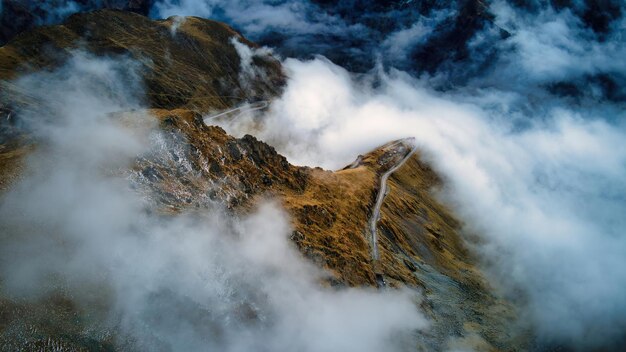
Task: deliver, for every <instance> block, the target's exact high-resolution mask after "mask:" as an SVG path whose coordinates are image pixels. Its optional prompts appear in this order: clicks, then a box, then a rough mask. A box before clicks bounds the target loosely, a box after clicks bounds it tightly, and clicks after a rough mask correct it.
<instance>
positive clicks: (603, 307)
mask: <svg viewBox="0 0 626 352" xmlns="http://www.w3.org/2000/svg"><path fill="white" fill-rule="evenodd" d="M492 9H493V13H495V14H496V15H497V17H496V19H495V23H497V24H499V25H501V26H502V27H505V26H506V27H508V28H511V29H514V30H511V32H512V33H514V34H512V35H511V36H510V37H508V38H507V39H506V40H505V41H504V42H502V43H501V44H499V45H500V47H501V50H502V52H501V53H502V54H501V56H500V57H499V58H498V60H497V62H496V63H495V64H494V66H493V68H492V69H490V70H489V71H486V72H485V74H484V75H483V76H480V77H476V78H474V79H472V80H471V81H470V82H469V83H468V84H467V85H465V86H460V87H455V88H454V89H449V90H446V91H445V92H441V91H440V90H437V89H434V88H433V87H435V86H440V85H439V83H440V82H441V81H442V80H445V79H446V74H445V73H439V74H436V75H433V76H423V77H421V78H415V77H412V76H411V75H409V74H407V73H404V72H402V71H397V70H394V69H393V68H388V67H383V66H379V67H378V68H377V69H376V70H373V71H372V72H370V73H369V74H367V75H359V76H355V75H353V74H351V73H350V72H348V71H346V70H345V69H344V68H341V67H339V66H337V65H335V64H333V63H332V62H330V61H329V60H327V59H325V58H323V57H318V58H316V59H313V60H307V61H301V60H296V59H287V60H285V61H284V64H285V67H286V69H287V72H288V75H289V77H290V79H289V82H288V86H287V88H286V90H285V92H284V93H283V95H282V96H281V97H280V99H278V100H276V101H275V102H273V103H272V105H271V107H270V109H269V111H268V112H267V113H266V114H264V115H263V116H261V119H262V121H264V123H265V127H264V128H261V129H260V130H259V125H258V124H257V123H255V122H256V121H258V119H259V116H252V115H250V116H239V117H238V119H237V120H235V121H232V122H230V123H227V124H224V127H225V128H226V129H227V131H229V132H231V133H233V134H236V135H238V134H242V133H246V132H247V133H254V134H255V135H257V136H258V137H259V138H261V139H263V140H265V141H267V142H268V143H270V144H272V145H274V146H276V147H277V149H278V150H279V152H281V153H283V154H285V155H286V156H287V157H288V159H289V160H290V161H291V162H294V163H296V164H303V165H311V166H313V165H321V166H324V167H327V168H331V169H336V168H340V167H342V166H344V165H347V164H349V163H350V162H351V161H352V160H353V159H354V157H355V156H356V155H358V154H359V153H363V152H365V151H367V150H369V149H372V148H375V147H377V146H379V145H381V144H383V143H385V142H388V141H389V140H392V139H397V138H404V137H409V136H413V137H416V142H417V143H418V144H419V147H420V148H421V149H422V150H423V151H424V152H425V154H426V155H427V157H428V159H429V160H430V162H431V163H432V164H433V165H434V166H435V168H436V169H437V170H438V171H439V172H440V173H441V174H442V175H443V176H444V178H445V179H446V189H445V191H443V192H442V194H440V196H441V197H442V199H444V200H445V201H446V202H447V203H448V204H450V205H451V206H453V207H454V209H455V210H456V212H457V214H459V215H460V217H461V218H462V220H463V221H464V223H465V228H466V232H467V233H468V234H472V235H476V234H477V235H478V236H479V237H481V238H482V239H483V240H485V242H484V243H481V244H480V245H476V244H474V245H472V244H470V246H473V249H474V250H475V251H477V252H478V253H479V254H480V257H481V258H482V261H483V266H484V268H485V270H486V271H487V272H488V274H489V275H490V276H491V278H492V282H493V284H494V285H496V286H499V287H500V288H501V289H502V290H504V292H506V293H507V294H508V295H509V296H510V297H511V298H512V299H514V300H515V301H516V302H518V303H519V304H520V306H521V307H522V309H521V312H523V313H522V316H521V317H520V318H521V319H524V320H527V321H529V322H531V324H532V326H533V328H534V329H535V330H536V331H535V332H536V334H537V337H538V339H539V342H538V343H539V344H540V345H549V344H561V345H566V346H574V347H576V348H581V349H587V348H598V347H609V348H610V347H616V346H617V344H620V343H623V339H624V334H625V333H626V296H625V295H623V291H622V288H623V287H625V285H626V255H625V254H624V253H626V234H625V233H624V232H625V230H626V219H625V218H624V214H626V184H625V183H624V180H625V179H626V125H625V123H624V118H625V116H624V115H625V113H624V110H623V107H624V105H623V102H622V101H621V98H619V97H620V94H622V93H621V91H622V90H623V86H622V85H621V83H620V82H621V79H622V78H621V77H623V75H624V74H625V73H626V69H625V67H624V66H623V60H621V59H620V58H621V57H624V53H623V50H624V47H626V46H624V44H625V40H626V38H624V37H623V30H624V29H623V28H624V27H623V23H624V22H623V21H624V20H623V19H619V21H618V22H615V23H613V24H612V28H613V27H614V28H615V30H614V31H612V32H611V31H609V32H608V33H607V34H606V35H604V36H603V38H602V39H599V37H597V36H596V35H595V34H593V32H591V31H590V30H589V29H586V28H585V27H584V26H583V25H582V22H581V21H580V19H577V17H576V16H575V15H574V13H573V12H572V11H570V10H560V11H559V10H557V9H554V8H546V9H536V10H535V12H533V13H532V14H531V13H522V12H519V11H517V10H515V9H514V8H512V7H511V6H509V5H506V4H505V3H503V2H494V4H493V8H492ZM419 28H420V27H419V26H417V27H416V29H415V30H416V31H423V30H424V29H419ZM606 72H614V73H615V74H614V75H611V77H610V78H611V79H613V80H614V81H616V82H617V83H616V84H617V85H616V86H614V87H612V88H608V87H607V85H606V81H602V79H595V78H594V77H597V76H598V75H600V74H604V73H606ZM551 82H567V84H568V85H571V89H572V90H574V89H584V90H583V91H580V92H575V93H572V94H569V95H563V94H555V93H554V92H552V91H550V89H548V88H549V87H548V85H549V84H551ZM581 82H584V83H583V84H581ZM546 87H548V88H546ZM609 90H611V91H609ZM616 97H617V98H616ZM614 98H616V99H614Z"/></svg>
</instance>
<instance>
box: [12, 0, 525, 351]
mask: <svg viewBox="0 0 626 352" xmlns="http://www.w3.org/2000/svg"><path fill="white" fill-rule="evenodd" d="M175 21H176V19H175V18H170V19H167V20H159V21H155V20H150V19H148V18H146V17H144V16H142V15H139V14H136V13H131V12H124V11H115V10H102V11H96V12H92V13H84V14H75V15H72V16H70V17H69V18H68V19H67V20H66V21H65V22H64V23H63V24H61V25H54V26H44V27H38V28H35V29H33V30H31V31H27V32H24V33H21V34H19V35H17V36H15V38H13V39H12V40H11V41H10V42H8V43H7V44H6V45H5V46H3V47H2V48H0V65H1V67H2V71H0V84H1V86H2V94H1V96H0V119H1V120H2V122H1V124H2V125H1V128H2V129H1V130H0V132H1V133H2V134H1V135H0V137H1V138H2V144H1V146H0V176H1V180H2V181H0V182H1V184H0V186H1V189H2V190H3V191H4V192H6V191H7V190H10V189H11V187H12V185H13V184H15V183H16V182H18V181H19V180H20V178H21V177H23V175H24V174H25V173H27V172H28V168H27V167H25V166H24V165H25V164H26V163H27V160H28V157H29V155H31V154H32V153H33V152H34V151H36V150H41V149H45V148H46V147H47V144H46V142H45V141H41V140H39V139H38V137H37V135H36V134H34V133H33V132H32V131H31V130H29V127H28V124H25V123H24V121H22V120H21V116H22V115H24V114H26V113H29V114H31V115H33V114H32V112H33V111H35V112H39V113H40V115H41V116H42V117H41V118H42V119H44V118H45V117H44V116H45V111H46V106H45V104H40V102H39V101H38V100H37V99H36V98H33V97H32V96H29V92H25V91H21V90H20V89H19V85H15V84H13V83H12V82H15V80H16V79H18V78H19V77H21V76H24V75H27V74H29V73H33V72H40V71H50V70H53V69H54V68H56V67H61V66H62V65H63V64H64V62H66V61H67V60H68V58H69V57H71V55H73V53H75V52H77V51H86V52H89V53H91V54H92V55H95V56H98V57H112V56H116V57H119V56H124V57H130V58H132V59H133V61H134V62H138V63H139V68H138V72H140V75H141V78H142V82H141V84H142V87H143V89H145V94H144V95H143V96H144V98H143V100H142V102H141V103H142V105H143V106H145V108H139V109H136V110H133V111H118V112H115V113H112V114H110V116H111V118H112V119H114V120H116V121H118V120H119V121H131V122H132V121H135V122H132V123H129V125H130V127H128V128H130V129H143V128H148V127H146V126H152V125H153V124H156V129H157V130H158V131H159V136H160V137H159V138H161V139H160V143H162V144H163V145H166V146H168V147H167V148H163V149H155V150H152V151H150V152H148V153H144V154H142V155H141V156H138V157H136V158H135V159H134V160H133V163H132V165H130V166H129V167H128V168H127V169H126V170H124V171H118V172H121V173H122V174H124V175H125V179H126V180H129V181H130V183H131V184H132V185H133V188H134V189H135V191H136V192H138V193H139V194H144V195H146V197H147V198H148V199H149V201H150V203H151V204H152V207H151V210H150V211H153V212H156V213H158V214H161V215H162V216H164V217H171V216H176V215H177V214H181V213H184V212H188V211H193V212H197V211H200V210H202V209H206V208H208V207H209V206H214V204H216V203H217V204H219V205H220V206H221V207H223V208H224V209H226V211H227V212H228V213H229V214H232V215H235V216H244V215H245V214H248V213H250V212H252V211H253V210H254V209H255V207H256V206H257V205H258V204H259V203H261V202H262V201H263V200H265V199H267V198H272V199H275V200H276V201H277V202H278V203H279V204H280V205H282V207H283V208H284V209H285V210H286V212H287V213H288V214H289V215H290V219H291V222H292V227H293V229H292V233H291V236H290V240H291V243H292V244H293V246H295V247H296V248H297V249H298V250H299V252H300V253H301V255H302V256H303V257H305V258H307V260H308V261H310V262H311V263H314V264H315V265H316V266H317V267H319V268H323V269H325V270H326V272H327V273H328V275H327V276H326V278H325V280H324V281H323V282H321V283H320V285H322V286H325V287H327V289H328V290H344V289H346V288H348V287H361V288H362V287H365V288H368V287H369V288H372V289H375V288H379V289H381V290H395V289H401V288H403V287H409V288H411V289H412V290H415V291H421V292H422V293H423V296H424V300H423V301H422V302H421V303H420V307H421V308H422V309H423V310H424V311H425V312H426V313H427V315H428V318H429V319H430V321H431V323H432V327H431V328H430V330H428V331H427V332H425V333H420V334H421V339H422V341H424V345H423V347H422V348H425V350H441V349H443V348H445V347H446V346H448V347H450V346H452V347H450V348H455V347H458V348H476V349H479V350H502V351H513V350H524V349H525V348H526V346H527V343H528V340H527V336H526V335H525V332H524V331H522V332H520V333H518V332H516V331H513V330H512V329H511V327H510V324H511V322H512V321H513V320H514V319H515V317H516V315H517V314H518V313H517V312H516V311H515V309H514V308H513V306H512V305H511V304H510V303H508V302H507V301H506V300H504V299H503V298H502V297H501V296H500V295H499V294H498V293H497V292H496V291H495V290H494V289H493V288H492V287H491V286H490V285H489V283H488V282H487V281H486V279H485V278H484V276H483V274H482V273H481V271H480V269H479V268H478V265H477V259H476V258H475V257H474V256H473V254H472V252H471V251H469V250H468V248H467V247H466V244H465V242H464V239H463V237H462V235H461V233H462V223H461V222H460V220H459V219H458V218H457V217H456V216H455V214H453V212H452V211H451V210H450V209H449V208H448V207H447V206H446V205H444V204H442V203H441V202H440V201H439V200H438V198H437V197H436V196H435V195H434V193H433V192H435V191H436V190H437V189H438V188H440V187H441V186H442V185H443V183H444V182H445V181H444V180H442V178H441V177H439V175H437V173H436V172H434V171H433V169H432V168H431V166H429V164H428V162H427V161H426V160H425V158H424V157H423V156H422V154H421V152H420V151H419V150H418V149H415V147H414V145H413V144H414V143H413V141H411V140H398V141H390V143H388V144H385V145H383V146H380V147H379V148H377V149H375V150H371V151H367V150H364V151H363V155H360V156H358V157H357V158H356V160H355V162H354V163H352V164H350V165H347V166H346V167H345V168H344V169H341V170H335V171H333V170H324V169H321V168H311V167H301V166H295V165H292V164H290V163H289V161H288V160H287V159H286V158H285V157H284V156H282V155H280V154H279V153H278V152H277V151H276V150H275V149H274V148H273V147H272V146H270V145H268V144H266V143H264V142H262V141H259V140H258V139H257V138H255V137H254V136H252V135H245V136H243V137H241V138H236V137H233V136H230V135H228V134H227V133H226V132H225V131H224V129H222V128H220V127H218V126H212V125H211V123H212V121H211V119H207V118H206V116H208V115H207V113H208V112H211V111H221V110H224V109H227V108H229V107H231V106H233V105H238V104H241V103H242V102H252V103H253V102H255V101H257V102H258V101H265V100H271V99H272V98H273V97H275V96H277V95H278V94H279V93H280V92H281V89H282V86H283V85H284V83H285V74H284V72H283V69H282V67H281V64H280V62H279V61H278V60H276V59H274V58H272V57H271V56H258V57H257V56H255V58H254V59H253V60H252V61H251V63H249V64H252V65H254V67H255V68H256V69H257V70H260V71H259V72H263V74H262V75H256V76H254V75H253V76H251V77H247V79H246V80H245V81H243V80H242V79H241V77H242V76H241V75H242V72H243V71H244V69H243V68H242V62H243V61H242V59H241V55H240V53H238V51H237V48H236V47H235V46H234V45H233V43H232V41H231V38H237V40H239V41H240V42H241V43H243V44H244V45H245V46H246V47H247V48H248V49H247V50H255V49H257V48H258V46H256V45H255V44H254V43H252V42H250V41H248V40H246V39H245V38H243V37H242V36H241V35H240V34H239V33H238V32H236V31H234V30H233V29H231V28H230V27H228V26H226V25H224V24H222V23H218V22H213V21H209V20H204V19H200V18H186V19H185V20H184V21H183V22H182V23H175ZM35 115H37V114H35ZM141 116H149V121H150V122H146V121H145V120H143V119H142V118H141ZM123 123H125V122H123ZM216 185H219V186H216ZM384 188H386V190H387V192H384V191H381V190H382V189H384ZM381 192H382V193H381ZM89 309H94V310H96V309H105V310H106V309H107V308H106V307H105V308H102V307H92V308H84V307H82V306H79V305H77V304H75V303H74V301H73V293H68V292H63V291H62V290H61V291H59V292H55V293H54V294H52V295H50V296H47V297H43V298H41V299H39V300H36V301H35V302H32V301H26V300H20V299H14V298H10V297H2V298H1V299H0V311H1V312H2V314H0V336H1V339H0V341H2V348H3V349H9V350H22V349H23V350H34V349H42V350H68V351H69V350H117V349H120V350H124V349H125V348H124V347H123V346H122V347H120V345H119V341H117V340H116V338H115V336H116V334H117V333H119V331H98V330H97V329H96V330H90V329H86V328H84V326H82V325H81V324H83V322H84V321H88V320H89V319H92V318H93V316H92V315H90V314H92V312H91V311H90V310H89ZM250 319H252V320H254V319H255V318H254V317H251V318H250ZM259 319H260V318H259ZM25 327H29V328H28V329H26V328H25ZM450 336H454V339H453V340H452V342H451V341H450V339H449V337H450ZM468 346H469V347H468Z"/></svg>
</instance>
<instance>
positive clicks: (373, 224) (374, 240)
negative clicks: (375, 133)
mask: <svg viewBox="0 0 626 352" xmlns="http://www.w3.org/2000/svg"><path fill="white" fill-rule="evenodd" d="M413 144H414V139H413V138H405V139H401V140H399V141H397V142H395V143H393V144H391V145H390V146H389V147H390V148H394V147H395V148H397V147H400V146H404V147H406V146H407V145H413ZM416 150H417V147H415V146H413V147H412V148H411V149H409V150H408V152H406V154H405V156H404V157H403V158H402V159H401V160H400V161H399V162H397V163H396V164H395V165H394V166H393V167H392V168H390V169H389V170H387V171H386V172H385V173H384V174H383V175H382V176H381V177H380V188H379V190H378V195H377V196H376V204H375V205H374V209H373V211H372V216H371V217H370V219H369V227H370V236H371V237H370V241H371V242H370V245H371V247H372V261H374V262H378V260H379V258H380V254H379V252H378V230H377V225H378V220H380V208H381V207H382V205H383V200H384V199H385V195H386V193H387V179H389V176H391V174H393V173H394V172H395V171H396V170H398V169H399V168H400V167H401V166H402V165H403V164H404V163H405V162H406V161H407V160H408V159H409V158H410V157H411V155H413V153H415V151H416ZM376 281H377V283H378V286H379V287H384V286H385V281H384V279H383V277H382V274H379V273H376Z"/></svg>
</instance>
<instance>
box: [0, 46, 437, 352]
mask: <svg viewBox="0 0 626 352" xmlns="http://www.w3.org/2000/svg"><path fill="white" fill-rule="evenodd" d="M133 67H134V65H133V63H132V62H130V61H128V60H125V59H123V58H121V59H115V60H109V59H98V58H94V57H91V56H89V55H86V54H81V53H77V54H75V56H74V57H73V58H72V60H71V61H70V62H69V63H68V64H67V65H66V66H65V67H63V68H61V69H58V70H56V71H53V72H42V73H38V74H34V75H32V76H27V77H24V78H22V79H20V80H19V81H17V82H16V83H15V84H16V85H17V86H19V87H20V88H21V89H23V90H26V91H28V92H29V94H30V96H31V98H33V99H36V100H37V101H38V102H39V103H41V105H42V106H44V108H43V109H42V110H41V111H37V112H34V113H33V114H32V115H31V116H24V118H25V120H26V121H27V123H28V127H30V128H32V130H33V131H34V133H35V135H36V136H37V139H38V141H39V147H38V150H37V151H36V152H35V153H34V154H33V155H32V156H31V157H30V158H29V160H28V167H29V169H28V171H27V172H26V174H25V177H24V178H22V179H21V180H20V182H19V183H18V184H16V185H15V187H14V188H13V189H12V190H11V191H10V192H9V193H7V194H6V195H4V196H3V198H2V199H1V200H0V233H2V236H1V237H0V242H1V246H0V248H1V249H0V251H1V255H0V257H1V258H2V259H1V265H0V277H1V279H2V290H3V293H4V294H5V295H7V296H8V297H11V298H13V299H26V300H31V301H32V302H33V303H32V304H37V303H36V302H38V300H39V299H41V298H46V297H50V296H54V295H58V294H61V295H65V296H67V297H68V298H69V299H71V300H72V301H73V302H75V304H77V305H78V307H80V309H81V310H83V311H85V312H86V317H85V320H84V322H85V324H86V325H87V326H86V327H85V329H86V331H87V332H86V334H88V336H87V337H88V338H92V339H93V338H96V339H97V338H98V336H102V334H104V335H105V336H106V335H107V334H109V335H110V334H112V335H113V336H114V337H115V341H116V344H118V345H119V346H127V347H128V346H131V347H132V348H138V349H146V350H181V351H182V350H207V349H208V350H213V349H217V350H223V351H249V350H260V351H293V350H300V351H320V350H325V351H345V350H348V349H354V348H358V349H359V350H363V351H380V350H405V349H408V350H411V349H413V348H415V346H416V344H417V341H416V340H415V337H414V332H415V331H416V329H420V328H424V327H425V326H426V322H425V320H424V319H423V318H422V317H421V316H420V314H419V313H418V308H417V304H418V301H417V296H416V293H415V292H409V291H389V292H377V291H375V290H368V289H342V290H333V289H326V288H323V287H321V286H320V284H319V282H320V281H321V279H322V278H323V277H324V273H323V272H321V271H320V270H319V269H317V268H315V267H314V266H312V265H311V264H309V263H308V262H306V261H305V260H304V259H303V258H302V257H301V255H300V253H299V252H298V251H297V250H296V249H295V248H294V247H293V246H292V244H291V242H290V241H289V240H288V238H287V237H288V235H289V234H290V233H291V229H290V225H289V223H290V221H289V219H288V217H287V215H286V214H285V213H284V212H283V211H282V210H281V209H280V208H279V207H278V206H277V205H274V204H273V203H271V202H268V203H266V204H263V205H261V206H260V207H259V208H258V209H257V210H256V211H254V212H253V213H252V214H250V215H247V216H241V217H236V216H234V215H232V214H229V213H226V212H225V211H224V210H223V209H221V208H220V207H219V206H218V205H214V206H213V205H210V204H207V205H206V208H203V209H202V210H197V211H195V212H194V213H189V214H178V215H159V213H158V212H154V211H153V209H151V208H150V205H149V203H150V202H147V201H146V200H145V199H144V198H143V196H142V195H140V193H137V192H136V191H135V190H132V189H131V187H130V186H131V185H130V184H129V182H130V181H129V179H130V178H129V177H128V172H129V171H128V170H129V167H130V166H131V165H132V163H133V161H134V160H135V158H136V157H137V156H140V155H143V154H144V153H149V152H150V151H151V150H152V149H153V147H154V146H152V145H151V143H152V142H151V141H153V140H158V138H156V136H155V135H158V134H159V133H160V132H159V131H158V129H156V128H154V126H152V127H151V125H152V123H153V121H154V118H152V117H150V116H147V115H143V116H142V114H140V113H138V114H134V115H133V119H132V120H127V119H125V118H124V115H123V114H119V112H123V111H127V110H129V109H132V108H136V107H139V105H138V104H137V100H135V99H134V98H132V97H133V95H132V94H130V92H132V91H135V92H136V91H137V90H138V87H137V86H134V87H133V85H132V84H129V82H130V83H132V82H133V81H134V78H137V76H136V75H135V74H134V70H133ZM133 126H134V127H133ZM165 152H167V151H165ZM148 196H149V194H148ZM98 307H105V308H103V309H102V308H98ZM89 334H92V335H89Z"/></svg>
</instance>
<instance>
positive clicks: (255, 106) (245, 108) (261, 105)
mask: <svg viewBox="0 0 626 352" xmlns="http://www.w3.org/2000/svg"><path fill="white" fill-rule="evenodd" d="M268 105H269V103H268V102H267V101H265V100H262V101H257V102H255V103H251V104H244V105H242V106H238V107H236V108H232V109H228V110H225V111H222V112H220V113H218V114H215V115H211V116H207V117H205V118H204V122H205V123H207V122H208V121H210V120H213V119H216V118H218V117H221V116H226V115H228V114H232V113H234V112H238V114H237V115H235V116H234V117H233V119H235V118H237V117H239V116H240V115H241V114H243V113H244V112H250V111H255V110H261V109H265V108H266V107H268Z"/></svg>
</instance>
